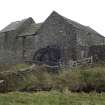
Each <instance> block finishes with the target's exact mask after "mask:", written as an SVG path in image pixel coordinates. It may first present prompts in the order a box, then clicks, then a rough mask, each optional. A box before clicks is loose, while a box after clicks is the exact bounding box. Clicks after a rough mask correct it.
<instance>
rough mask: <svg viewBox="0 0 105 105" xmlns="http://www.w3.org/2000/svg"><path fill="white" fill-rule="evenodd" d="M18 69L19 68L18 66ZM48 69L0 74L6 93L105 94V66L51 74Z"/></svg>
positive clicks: (37, 67) (39, 67)
mask: <svg viewBox="0 0 105 105" xmlns="http://www.w3.org/2000/svg"><path fill="white" fill-rule="evenodd" d="M19 68H20V66H19ZM48 71H50V69H49V68H47V67H44V66H35V67H34V68H32V69H26V70H23V71H21V70H20V71H16V72H7V73H5V72H4V73H2V74H0V79H3V80H5V81H6V83H7V91H12V90H13V91H15V90H19V91H36V90H59V91H63V90H65V89H68V90H69V91H72V92H82V91H84V92H91V91H96V92H105V66H104V65H98V66H90V67H81V68H75V69H64V70H59V73H57V74H56V73H52V72H48Z"/></svg>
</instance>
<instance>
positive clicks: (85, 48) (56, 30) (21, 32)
mask: <svg viewBox="0 0 105 105" xmlns="http://www.w3.org/2000/svg"><path fill="white" fill-rule="evenodd" d="M97 45H98V46H102V45H105V37H104V36H102V35H100V34H99V33H98V32H96V31H95V30H93V29H92V28H90V27H88V26H84V25H81V24H79V23H77V22H75V21H72V20H70V19H67V18H65V17H63V16H61V15H60V14H58V13H57V12H55V11H54V12H52V13H51V14H50V16H49V17H48V18H47V19H46V20H45V21H44V22H43V23H38V24H37V23H35V22H34V20H33V19H32V18H28V19H25V20H22V21H17V22H13V23H11V24H10V25H8V26H7V27H6V28H4V29H3V30H1V32H0V63H1V64H3V63H4V64H5V63H20V62H24V61H32V62H34V63H41V64H43V63H44V64H47V65H50V66H56V65H59V64H62V65H65V66H69V65H70V62H71V61H76V60H80V59H83V58H88V57H90V56H93V55H92V54H93V53H91V50H90V48H92V46H97Z"/></svg>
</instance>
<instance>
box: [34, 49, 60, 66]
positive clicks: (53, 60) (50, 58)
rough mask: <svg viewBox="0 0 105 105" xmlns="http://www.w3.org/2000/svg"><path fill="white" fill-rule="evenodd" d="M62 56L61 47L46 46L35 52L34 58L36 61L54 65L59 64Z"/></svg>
mask: <svg viewBox="0 0 105 105" xmlns="http://www.w3.org/2000/svg"><path fill="white" fill-rule="evenodd" d="M60 58H61V53H60V49H59V48H51V47H46V48H42V49H40V50H38V51H37V52H36V53H35V55H34V57H33V60H34V61H35V62H39V63H42V64H48V65H51V66H54V65H59V61H60Z"/></svg>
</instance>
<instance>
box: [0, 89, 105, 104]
mask: <svg viewBox="0 0 105 105" xmlns="http://www.w3.org/2000/svg"><path fill="white" fill-rule="evenodd" d="M0 105H105V94H104V93H101V94H97V93H89V94H86V93H71V92H69V91H66V92H63V93H61V92H57V91H51V92H37V93H20V92H15V93H8V94H0Z"/></svg>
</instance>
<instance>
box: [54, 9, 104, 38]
mask: <svg viewBox="0 0 105 105" xmlns="http://www.w3.org/2000/svg"><path fill="white" fill-rule="evenodd" d="M53 13H56V14H57V15H59V16H61V15H60V14H58V13H57V12H55V11H54V12H53ZM61 17H62V18H63V19H65V20H66V21H67V22H68V23H69V24H72V25H73V26H74V27H76V28H77V29H80V30H84V31H86V32H89V33H93V34H97V35H99V36H101V37H103V38H105V37H104V36H102V35H100V34H99V33H98V32H96V31H95V30H94V29H92V28H91V27H89V26H85V25H82V24H80V23H78V22H75V21H73V20H71V19H68V18H66V17H64V16H61Z"/></svg>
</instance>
